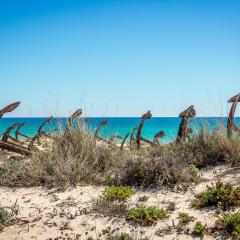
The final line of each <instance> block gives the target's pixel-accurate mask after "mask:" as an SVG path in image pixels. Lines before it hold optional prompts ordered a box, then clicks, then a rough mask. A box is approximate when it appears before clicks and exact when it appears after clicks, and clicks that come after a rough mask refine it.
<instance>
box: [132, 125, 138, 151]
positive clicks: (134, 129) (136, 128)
mask: <svg viewBox="0 0 240 240" xmlns="http://www.w3.org/2000/svg"><path fill="white" fill-rule="evenodd" d="M136 130H138V126H137V127H135V128H133V130H132V132H131V135H130V146H132V144H133V142H136V139H135V137H134V134H135V132H136Z"/></svg>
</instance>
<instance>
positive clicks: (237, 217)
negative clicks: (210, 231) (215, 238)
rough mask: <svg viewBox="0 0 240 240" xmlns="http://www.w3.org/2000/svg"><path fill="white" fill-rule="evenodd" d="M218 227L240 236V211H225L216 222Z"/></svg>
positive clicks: (234, 235)
mask: <svg viewBox="0 0 240 240" xmlns="http://www.w3.org/2000/svg"><path fill="white" fill-rule="evenodd" d="M215 226H216V228H217V229H220V230H223V231H224V232H227V233H228V234H230V235H231V236H233V237H240V213H239V212H237V213H225V214H222V215H220V216H219V217H218V220H217V221H216V223H215Z"/></svg>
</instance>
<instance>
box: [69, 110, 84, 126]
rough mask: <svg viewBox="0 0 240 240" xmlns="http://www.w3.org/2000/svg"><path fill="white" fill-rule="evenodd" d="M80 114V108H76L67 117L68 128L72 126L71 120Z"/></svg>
mask: <svg viewBox="0 0 240 240" xmlns="http://www.w3.org/2000/svg"><path fill="white" fill-rule="evenodd" d="M81 115H82V109H81V108H79V109H77V110H76V111H75V112H74V113H73V114H72V115H71V116H70V117H69V118H68V126H67V127H68V128H72V124H73V121H74V120H75V119H76V118H78V117H80V116H81Z"/></svg>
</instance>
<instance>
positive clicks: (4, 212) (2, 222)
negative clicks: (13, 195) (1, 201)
mask: <svg viewBox="0 0 240 240" xmlns="http://www.w3.org/2000/svg"><path fill="white" fill-rule="evenodd" d="M17 214H18V205H17V201H16V202H15V204H14V205H13V206H12V207H10V208H7V207H0V232H1V231H2V230H3V229H4V227H5V226H6V225H8V223H9V221H10V220H11V219H12V218H13V217H14V216H16V215H17Z"/></svg>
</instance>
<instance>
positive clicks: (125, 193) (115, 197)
mask: <svg viewBox="0 0 240 240" xmlns="http://www.w3.org/2000/svg"><path fill="white" fill-rule="evenodd" d="M133 194H135V191H134V190H133V189H132V188H131V187H128V186H112V187H107V188H105V189H104V191H103V197H104V198H105V199H106V200H108V201H126V200H127V199H128V198H129V197H131V196H132V195H133Z"/></svg>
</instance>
